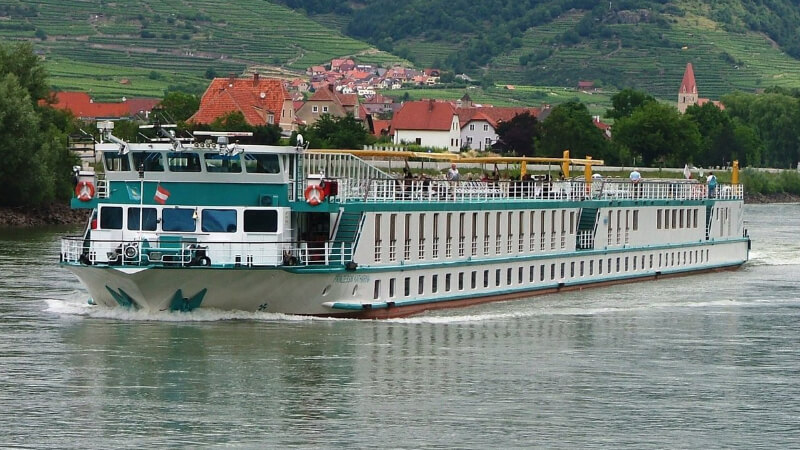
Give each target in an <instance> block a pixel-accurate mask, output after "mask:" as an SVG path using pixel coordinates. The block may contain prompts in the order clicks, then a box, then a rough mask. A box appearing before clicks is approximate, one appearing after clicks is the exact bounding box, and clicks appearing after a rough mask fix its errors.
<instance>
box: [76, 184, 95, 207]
mask: <svg viewBox="0 0 800 450" xmlns="http://www.w3.org/2000/svg"><path fill="white" fill-rule="evenodd" d="M75 196H76V197H78V200H80V201H82V202H88V201H89V200H91V199H93V198H94V184H92V182H91V181H86V180H83V181H80V182H78V184H77V185H76V186H75Z"/></svg>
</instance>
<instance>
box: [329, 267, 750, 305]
mask: <svg viewBox="0 0 800 450" xmlns="http://www.w3.org/2000/svg"><path fill="white" fill-rule="evenodd" d="M745 262H746V261H745V260H740V261H738V262H735V263H728V264H716V265H709V266H704V267H694V268H685V269H673V270H661V271H648V272H646V273H640V274H635V275H619V276H613V277H604V278H602V279H594V280H580V281H572V282H547V283H537V284H536V285H535V287H521V288H514V289H503V290H499V291H490V292H489V293H488V294H484V295H477V294H467V295H451V296H447V297H439V298H425V299H415V300H399V301H390V302H375V303H366V304H359V303H348V302H334V303H333V304H331V305H330V308H332V309H337V310H345V311H363V310H369V309H386V308H390V307H403V306H414V305H423V304H438V303H444V302H451V301H457V300H467V299H473V298H480V297H486V296H490V297H493V296H502V295H508V294H521V293H526V292H530V293H535V292H537V291H546V290H552V289H563V288H570V287H577V286H584V285H592V284H598V283H615V282H621V281H631V280H636V279H645V278H653V277H658V276H669V275H681V274H688V273H692V272H702V271H708V270H716V269H725V268H731V267H738V266H741V265H742V264H744V263H745Z"/></svg>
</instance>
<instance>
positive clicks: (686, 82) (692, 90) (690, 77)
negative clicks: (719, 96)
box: [678, 63, 725, 114]
mask: <svg viewBox="0 0 800 450" xmlns="http://www.w3.org/2000/svg"><path fill="white" fill-rule="evenodd" d="M708 102H711V103H713V104H714V105H715V106H716V107H717V108H719V109H725V105H723V104H722V103H721V102H719V101H715V100H709V99H707V98H700V97H699V95H698V93H697V83H696V82H695V80H694V68H693V67H692V63H686V70H685V71H684V72H683V80H682V81H681V87H680V88H679V89H678V111H680V112H681V114H683V113H685V112H686V108H688V107H689V106H691V105H698V106H703V105H705V104H706V103H708Z"/></svg>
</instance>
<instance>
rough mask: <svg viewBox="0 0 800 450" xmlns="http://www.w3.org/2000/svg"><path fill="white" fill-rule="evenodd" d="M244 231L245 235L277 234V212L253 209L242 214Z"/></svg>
mask: <svg viewBox="0 0 800 450" xmlns="http://www.w3.org/2000/svg"><path fill="white" fill-rule="evenodd" d="M244 231H245V232H247V233H277V232H278V211H276V210H274V209H253V210H246V211H245V212H244Z"/></svg>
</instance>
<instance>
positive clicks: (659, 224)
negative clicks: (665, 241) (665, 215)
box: [656, 209, 661, 230]
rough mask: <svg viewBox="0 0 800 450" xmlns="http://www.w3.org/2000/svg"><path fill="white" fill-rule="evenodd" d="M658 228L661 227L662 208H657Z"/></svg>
mask: <svg viewBox="0 0 800 450" xmlns="http://www.w3.org/2000/svg"><path fill="white" fill-rule="evenodd" d="M656 229H658V230H660V229H661V210H660V209H658V210H656Z"/></svg>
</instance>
